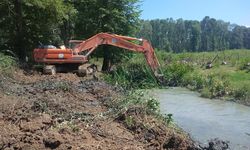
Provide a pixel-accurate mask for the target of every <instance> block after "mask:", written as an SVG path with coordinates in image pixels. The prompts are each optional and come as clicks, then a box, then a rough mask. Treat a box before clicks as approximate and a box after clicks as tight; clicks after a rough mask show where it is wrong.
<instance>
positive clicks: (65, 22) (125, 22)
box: [0, 0, 139, 70]
mask: <svg viewBox="0 0 250 150" xmlns="http://www.w3.org/2000/svg"><path fill="white" fill-rule="evenodd" d="M137 3H138V0H117V1H106V0H84V1H83V0H82V1H72V0H64V1H62V0H11V1H9V0H3V1H1V2H0V18H1V19H0V26H1V28H0V50H11V51H13V52H14V53H15V54H16V55H17V56H18V57H19V58H20V59H21V60H22V61H24V60H25V59H26V56H28V57H30V58H32V57H31V52H32V50H33V49H34V48H36V47H38V46H39V45H40V44H44V45H48V44H52V45H55V46H60V45H62V44H64V45H66V46H68V45H69V43H68V41H69V40H70V39H86V38H89V37H90V36H93V35H95V34H96V33H99V32H110V33H116V34H123V35H133V34H134V33H135V31H136V29H137V27H138V25H139V10H138V7H137ZM103 49H104V50H105V51H104V52H103V53H104V54H103V57H104V65H103V69H104V70H108V69H109V68H110V64H111V63H113V61H115V60H119V55H118V54H120V53H121V52H119V53H117V52H116V51H117V50H116V49H114V48H111V47H107V46H104V47H103ZM115 52H116V55H114V54H115ZM114 56H116V57H114Z"/></svg>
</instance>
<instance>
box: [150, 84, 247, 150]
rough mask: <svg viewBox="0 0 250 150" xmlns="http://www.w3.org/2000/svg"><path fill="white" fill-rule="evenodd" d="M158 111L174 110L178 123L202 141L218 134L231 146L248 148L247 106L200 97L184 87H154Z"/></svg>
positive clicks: (241, 149) (240, 148) (238, 148)
mask: <svg viewBox="0 0 250 150" xmlns="http://www.w3.org/2000/svg"><path fill="white" fill-rule="evenodd" d="M154 95H155V96H156V97H157V98H158V99H159V100H160V106H161V112H162V113H163V114H169V113H171V114H173V118H174V121H175V122H176V123H177V124H178V126H179V127H181V128H182V129H184V130H185V131H186V132H188V133H189V134H190V135H191V137H192V138H193V139H194V140H196V141H199V142H201V143H207V142H208V140H210V139H214V138H219V139H221V140H226V141H230V144H229V145H230V147H231V149H235V150H250V107H247V106H244V105H241V104H237V103H233V102H228V101H221V100H216V99H213V100H211V99H206V98H201V97H199V93H197V92H192V91H189V90H187V89H185V88H171V89H162V90H155V91H154Z"/></svg>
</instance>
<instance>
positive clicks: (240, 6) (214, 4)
mask: <svg viewBox="0 0 250 150" xmlns="http://www.w3.org/2000/svg"><path fill="white" fill-rule="evenodd" d="M141 10H142V13H141V19H166V18H170V17H171V18H173V19H178V18H183V19H185V20H199V21H200V20H202V19H203V18H204V17H205V16H209V17H211V18H215V19H221V20H224V21H226V22H230V23H236V24H238V25H244V26H247V27H250V0H142V2H141Z"/></svg>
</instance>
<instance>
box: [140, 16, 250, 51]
mask: <svg viewBox="0 0 250 150" xmlns="http://www.w3.org/2000/svg"><path fill="white" fill-rule="evenodd" d="M137 35H138V36H140V37H144V38H146V39H150V41H151V42H152V44H153V46H154V47H155V48H158V49H160V50H166V51H168V52H177V53H179V52H201V51H220V50H226V49H241V48H247V49H249V48H250V28H247V27H245V26H240V25H237V24H230V23H229V22H225V21H222V20H216V19H214V18H210V17H208V16H206V17H204V19H203V20H201V21H196V20H183V19H177V20H174V19H172V18H168V19H154V20H142V25H141V29H140V31H139V32H138V33H137Z"/></svg>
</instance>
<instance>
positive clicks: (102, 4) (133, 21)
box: [74, 0, 140, 71]
mask: <svg viewBox="0 0 250 150" xmlns="http://www.w3.org/2000/svg"><path fill="white" fill-rule="evenodd" d="M74 4H75V8H76V9H77V10H78V16H77V21H76V31H75V32H76V37H77V38H88V37H90V36H92V35H95V34H97V33H99V32H110V33H115V34H122V35H131V36H132V35H134V34H135V31H136V29H137V27H138V25H139V14H140V11H139V10H138V6H137V4H138V0H116V1H111V0H84V1H76V2H75V3H74ZM102 49H103V57H104V59H103V67H102V70H103V71H109V69H110V67H111V64H112V63H114V61H115V60H116V58H119V56H118V53H116V51H117V48H114V47H111V46H106V45H105V46H102Z"/></svg>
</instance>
